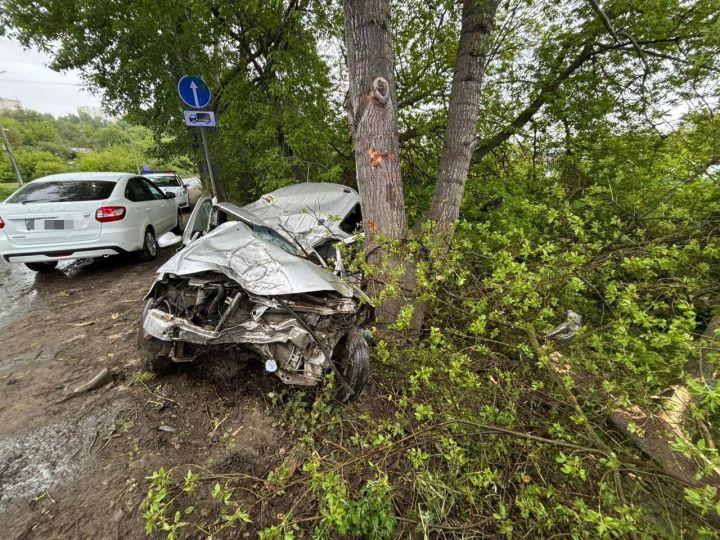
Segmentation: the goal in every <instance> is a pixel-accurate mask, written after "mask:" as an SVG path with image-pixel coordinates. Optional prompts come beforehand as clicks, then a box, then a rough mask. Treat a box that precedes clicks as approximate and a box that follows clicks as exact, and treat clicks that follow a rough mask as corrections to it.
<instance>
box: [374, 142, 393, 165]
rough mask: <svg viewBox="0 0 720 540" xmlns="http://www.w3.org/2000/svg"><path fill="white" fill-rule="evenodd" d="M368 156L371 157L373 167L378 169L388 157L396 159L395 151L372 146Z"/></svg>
mask: <svg viewBox="0 0 720 540" xmlns="http://www.w3.org/2000/svg"><path fill="white" fill-rule="evenodd" d="M368 157H369V158H370V165H371V166H372V168H373V169H377V168H378V167H379V166H380V165H381V164H382V162H383V161H385V160H387V159H395V158H396V156H395V153H394V152H381V151H380V150H376V149H375V148H373V147H372V146H371V147H369V148H368Z"/></svg>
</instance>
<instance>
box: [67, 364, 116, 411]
mask: <svg viewBox="0 0 720 540" xmlns="http://www.w3.org/2000/svg"><path fill="white" fill-rule="evenodd" d="M110 381H112V372H111V371H110V370H109V369H108V368H103V369H101V370H100V372H99V373H98V374H97V375H95V376H94V377H93V378H92V379H90V380H89V381H88V382H86V383H85V384H81V385H80V386H78V387H77V388H75V389H74V390H73V391H72V392H70V393H69V394H68V395H67V396H65V397H63V398H61V399H59V400H58V401H56V402H55V403H56V404H58V403H63V402H65V401H67V400H68V399H72V398H74V397H77V396H79V395H80V394H84V393H85V392H89V391H90V390H95V389H97V388H100V387H101V386H105V385H106V384H107V383H109V382H110Z"/></svg>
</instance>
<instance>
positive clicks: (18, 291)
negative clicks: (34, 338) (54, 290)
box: [0, 259, 68, 325]
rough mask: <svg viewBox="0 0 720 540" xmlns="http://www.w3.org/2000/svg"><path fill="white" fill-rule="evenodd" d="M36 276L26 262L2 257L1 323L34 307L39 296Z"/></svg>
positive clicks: (0, 272)
mask: <svg viewBox="0 0 720 540" xmlns="http://www.w3.org/2000/svg"><path fill="white" fill-rule="evenodd" d="M65 264H68V263H65ZM36 277H37V275H36V273H35V272H33V271H31V270H28V269H27V268H26V267H25V265H24V264H10V263H8V262H5V260H4V259H0V325H3V324H6V323H8V322H10V321H11V320H14V319H17V318H20V317H22V315H23V313H24V312H25V311H27V310H28V309H30V308H31V307H32V305H33V303H34V302H35V300H36V298H37V292H36V290H35V279H36Z"/></svg>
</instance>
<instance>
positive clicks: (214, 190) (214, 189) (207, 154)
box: [200, 127, 217, 199]
mask: <svg viewBox="0 0 720 540" xmlns="http://www.w3.org/2000/svg"><path fill="white" fill-rule="evenodd" d="M200 136H201V137H202V143H203V148H204V149H205V162H206V163H207V168H208V174H209V175H210V184H211V185H212V193H213V198H214V199H217V187H216V186H215V175H214V174H213V170H212V164H211V163H210V150H208V143H207V138H206V137H205V128H204V127H201V128H200Z"/></svg>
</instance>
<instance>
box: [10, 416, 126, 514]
mask: <svg viewBox="0 0 720 540" xmlns="http://www.w3.org/2000/svg"><path fill="white" fill-rule="evenodd" d="M118 411H119V407H118V406H110V407H107V408H101V409H96V410H93V411H91V412H89V413H88V414H86V415H83V416H81V417H80V418H78V419H77V420H75V421H73V420H69V421H64V422H60V423H56V424H51V425H49V426H45V427H42V428H39V429H35V430H33V431H30V432H28V433H24V434H21V435H19V436H17V437H15V438H12V439H10V438H6V439H4V440H0V512H5V511H7V510H8V509H9V508H11V507H12V506H14V505H15V504H16V503H18V502H21V501H23V500H27V499H30V498H32V497H35V496H37V495H40V494H42V493H45V492H46V491H48V490H51V489H54V488H57V487H59V486H61V485H62V484H64V483H66V482H68V481H71V480H73V479H75V478H76V477H78V476H79V475H80V473H81V472H82V471H83V470H84V469H86V468H87V466H88V465H89V463H90V462H91V461H92V460H93V459H94V457H93V455H92V453H91V446H92V445H93V442H95V441H96V439H97V438H98V437H99V435H100V434H102V433H106V432H108V431H109V430H110V429H111V428H112V426H113V424H114V422H115V418H116V417H117V414H118Z"/></svg>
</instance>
